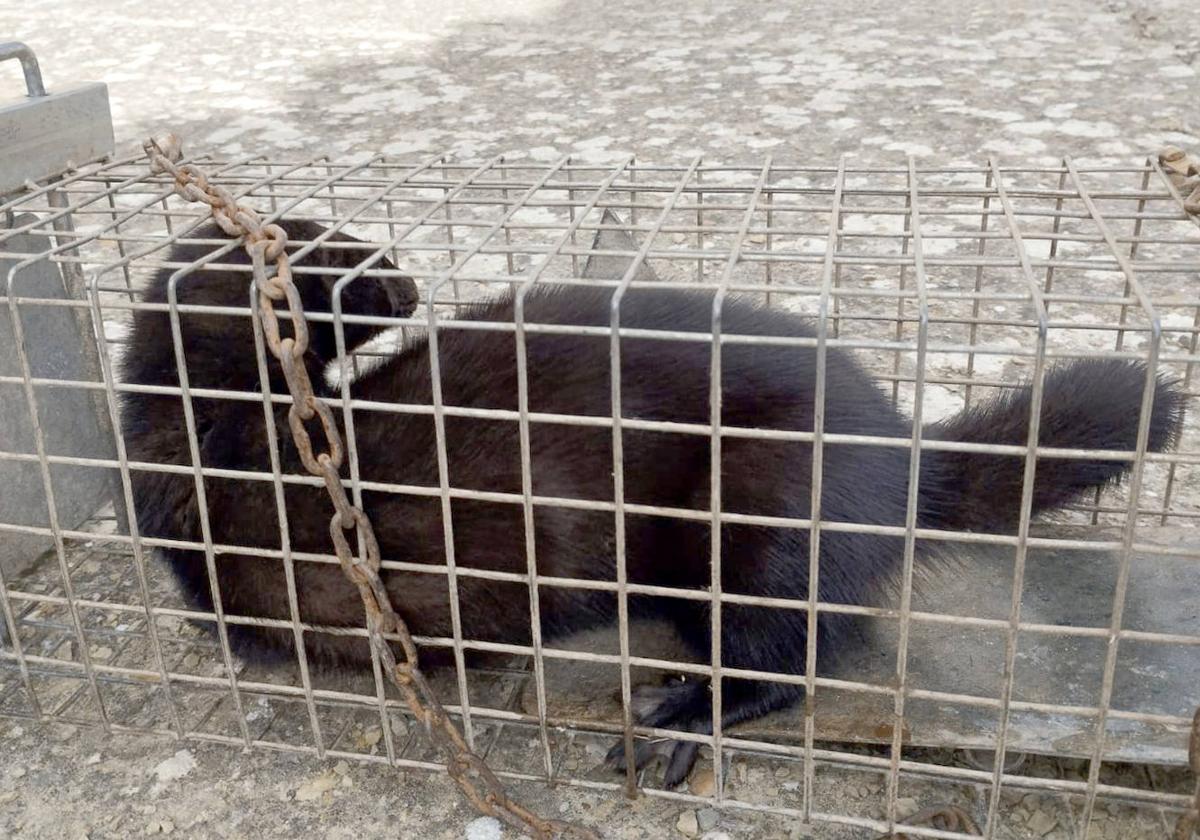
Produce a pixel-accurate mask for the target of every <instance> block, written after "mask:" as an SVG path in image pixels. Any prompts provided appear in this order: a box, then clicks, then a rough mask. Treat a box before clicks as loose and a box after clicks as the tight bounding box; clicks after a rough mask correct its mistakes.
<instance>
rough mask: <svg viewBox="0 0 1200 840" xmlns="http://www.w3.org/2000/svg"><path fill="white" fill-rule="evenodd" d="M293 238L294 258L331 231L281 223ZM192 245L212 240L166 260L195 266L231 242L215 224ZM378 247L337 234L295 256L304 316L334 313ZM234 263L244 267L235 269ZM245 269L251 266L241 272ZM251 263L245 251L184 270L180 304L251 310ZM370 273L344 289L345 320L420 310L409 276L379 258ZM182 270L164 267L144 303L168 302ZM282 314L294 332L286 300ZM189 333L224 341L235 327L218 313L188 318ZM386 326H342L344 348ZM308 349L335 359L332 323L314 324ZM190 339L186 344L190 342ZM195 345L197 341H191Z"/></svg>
mask: <svg viewBox="0 0 1200 840" xmlns="http://www.w3.org/2000/svg"><path fill="white" fill-rule="evenodd" d="M278 224H279V225H280V226H281V227H282V228H283V229H284V231H285V232H286V233H287V236H288V253H289V254H296V253H297V252H299V251H300V250H302V249H303V248H305V247H306V246H307V244H308V243H311V242H313V241H315V240H316V239H317V238H318V237H320V236H322V235H323V234H326V232H327V229H326V228H325V227H323V226H322V225H319V224H317V223H316V222H311V221H308V220H298V219H284V220H281V221H279V222H278ZM187 239H188V240H214V241H209V242H202V241H200V242H192V241H189V242H183V243H180V244H177V245H175V246H174V247H173V248H172V250H171V252H170V255H169V257H168V259H169V260H170V261H171V263H172V264H181V263H182V264H188V263H195V262H198V261H200V260H203V259H205V258H206V257H208V256H209V255H211V254H212V253H213V252H214V251H216V250H217V248H219V247H220V245H219V244H218V243H219V242H220V241H221V240H227V239H228V237H227V236H226V235H225V234H224V233H223V232H222V231H221V230H220V228H218V227H217V226H216V225H215V224H211V223H210V224H207V225H204V226H202V227H200V228H198V229H197V230H196V231H194V232H193V233H191V234H189V235H188V236H187ZM373 251H374V249H373V248H369V247H364V246H363V243H362V242H361V240H357V239H355V238H354V237H352V236H348V235H346V234H343V233H340V232H338V233H333V234H330V235H328V236H326V237H325V239H324V240H323V241H322V242H321V244H319V245H318V246H317V247H315V248H312V249H311V250H309V252H308V253H306V254H304V255H303V256H301V257H293V259H292V279H293V282H294V283H295V286H296V288H297V290H298V291H299V292H300V299H301V302H302V303H303V304H304V311H305V314H306V315H313V314H316V313H332V312H333V310H334V290H335V286H337V284H338V282H339V281H341V280H342V279H343V278H344V277H345V276H346V275H347V273H349V272H350V271H352V270H354V269H356V268H358V267H359V266H360V265H362V264H363V263H364V262H365V261H366V260H367V259H368V258H369V257H370V256H371V255H372V253H373ZM229 266H238V267H239V268H236V269H235V268H232V267H229ZM241 266H245V269H242V268H240V267H241ZM249 266H250V258H249V256H248V255H247V254H246V252H245V250H244V249H243V248H241V247H237V248H234V249H233V250H231V251H229V252H228V253H226V254H223V255H221V256H219V257H216V258H215V259H212V260H211V261H209V262H208V263H206V264H205V265H203V266H197V267H196V268H193V269H190V270H188V271H186V272H185V273H184V274H183V275H181V276H180V277H179V279H178V280H177V281H176V297H177V300H178V302H179V303H181V304H203V305H209V306H228V307H238V308H245V307H246V306H247V305H248V304H249V301H250V296H249V292H250V284H251V283H252V277H251V274H250V271H249ZM364 269H365V270H366V271H368V272H369V275H368V274H364V275H360V276H358V277H356V278H354V279H353V280H351V281H349V282H347V283H345V284H343V286H342V289H341V294H340V301H341V306H340V311H341V313H342V314H343V315H367V316H375V317H399V318H404V317H408V316H409V315H411V314H412V313H413V311H414V310H415V309H416V305H417V287H416V284H415V283H414V282H413V280H412V278H411V277H407V276H404V275H401V274H400V273H399V271H398V270H397V269H396V267H395V266H394V265H393V264H392V263H391V262H390V261H389V260H387V259H386V258H384V257H380V258H378V259H376V260H374V261H373V262H371V263H369V264H367V265H365V266H364ZM175 271H176V269H173V268H169V269H164V270H163V271H162V272H161V273H160V274H159V276H158V277H156V278H155V280H154V281H153V282H152V284H151V286H150V288H149V289H147V293H146V300H147V301H151V302H165V301H166V300H168V296H167V285H168V284H169V282H170V278H171V276H172V275H173V274H175ZM278 308H279V310H280V311H281V315H280V330H281V333H282V334H283V335H285V336H286V335H289V334H290V332H291V326H290V324H289V323H288V318H287V316H286V315H284V314H282V311H283V310H285V309H286V303H282V302H281V303H280V304H279V305H278ZM183 320H184V323H185V329H184V332H185V335H188V338H190V339H192V340H196V339H198V340H200V341H202V342H206V339H208V338H213V339H220V338H221V337H222V335H223V336H224V338H225V339H226V340H228V339H229V338H230V336H229V330H230V328H231V327H232V326H233V325H231V324H230V321H229V319H228V318H222V317H216V316H192V315H191V314H188V315H186V316H185V317H184V318H183ZM239 321H240V324H239V325H238V327H234V328H235V329H237V328H241V329H249V322H248V321H246V320H245V319H239ZM384 329H386V327H384V326H377V325H371V324H355V323H349V322H343V332H344V335H345V346H346V348H347V349H353V348H354V347H357V346H358V345H360V344H362V343H363V342H364V341H367V340H368V339H370V338H371V337H372V336H374V335H376V334H377V333H379V332H381V331H382V330H384ZM308 332H309V344H310V348H309V352H310V353H312V354H314V355H315V356H316V357H318V358H319V359H324V360H328V359H332V358H333V357H335V356H336V355H337V340H336V333H335V330H334V325H333V323H332V321H330V320H328V319H325V320H314V319H312V318H309V319H308ZM185 340H186V339H185ZM188 343H191V341H188Z"/></svg>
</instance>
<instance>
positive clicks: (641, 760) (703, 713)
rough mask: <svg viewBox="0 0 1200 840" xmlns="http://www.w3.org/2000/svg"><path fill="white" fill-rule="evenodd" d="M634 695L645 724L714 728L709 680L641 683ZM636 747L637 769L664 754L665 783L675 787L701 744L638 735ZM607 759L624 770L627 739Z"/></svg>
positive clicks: (635, 712) (634, 708) (636, 714)
mask: <svg viewBox="0 0 1200 840" xmlns="http://www.w3.org/2000/svg"><path fill="white" fill-rule="evenodd" d="M631 699H632V703H631V706H632V711H633V716H634V719H635V720H636V721H637V722H638V723H639V724H640V725H642V726H651V727H655V728H659V729H678V730H680V731H682V732H696V733H698V734H708V733H709V732H712V703H711V701H710V700H709V695H708V684H707V683H706V682H701V681H698V680H688V681H678V680H676V681H672V682H670V683H667V684H666V685H661V686H639V687H637V688H635V689H634V691H633V696H632V698H631ZM633 749H634V755H633V762H634V767H636V768H637V769H638V770H641V769H643V768H644V767H646V766H647V765H649V764H650V763H651V762H653V761H654V760H655V759H658V758H665V759H666V762H667V769H666V772H665V773H664V775H663V786H664V787H667V788H674V787H677V786H678V785H679V784H680V783H682V782H683V780H684V779H686V778H687V777H688V774H689V773H691V771H692V765H694V764H695V763H696V756H697V754H698V753H699V752H700V744H698V743H697V742H695V741H675V740H671V739H669V738H655V739H645V738H638V739H636V740H635V741H634V748H633ZM608 761H609V762H610V763H611V764H612V765H613V766H614V767H615V768H616V769H617V770H619V771H621V772H624V771H625V768H626V767H627V766H628V762H627V759H626V755H625V741H624V739H622V740H621V741H620V743H618V744H617V745H616V746H615V747H613V748H612V749H611V750H609V753H608Z"/></svg>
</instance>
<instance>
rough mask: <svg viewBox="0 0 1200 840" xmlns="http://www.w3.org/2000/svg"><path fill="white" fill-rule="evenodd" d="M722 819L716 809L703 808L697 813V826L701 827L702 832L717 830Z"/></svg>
mask: <svg viewBox="0 0 1200 840" xmlns="http://www.w3.org/2000/svg"><path fill="white" fill-rule="evenodd" d="M720 819H721V815H720V813H718V812H717V809H716V808H701V809H700V810H699V811H697V812H696V824H697V825H699V827H700V830H701V831H709V830H711V829H713V828H716V825H717V823H718V822H719V821H720Z"/></svg>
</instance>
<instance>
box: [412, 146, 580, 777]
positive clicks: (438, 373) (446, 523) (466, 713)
mask: <svg viewBox="0 0 1200 840" xmlns="http://www.w3.org/2000/svg"><path fill="white" fill-rule="evenodd" d="M499 160H501V158H500V157H496V158H493V159H492V160H491V161H488V163H487V164H485V165H484V166H483V167H481V168H480V169H477V170H475V172H474V173H472V174H471V175H470V176H468V177H467V179H466V180H464V181H463V182H462V183H461V184H460V185H459V186H458V187H457V188H456V191H461V190H463V189H465V188H466V187H467V186H469V185H470V184H471V183H472V182H473V181H474V179H475V178H476V177H478V175H480V174H482V173H483V172H486V171H488V170H490V169H491V168H492V167H494V166H495V164H496V161H499ZM569 161H570V158H569V157H563V158H560V159H559V160H558V162H557V163H555V164H554V165H553V166H550V167H548V168H547V169H546V171H545V172H544V173H543V174H542V176H541V177H540V178H538V179H537V180H536V181H535V182H534V183H533V184H532V185H531V186H530V187H529V188H528V189H527V190H525V191H524V192H523V193H521V195H520V196H518V197H517V200H516V202H515V203H514V204H513V205H512V206H510V207H508V209H507V210H505V212H504V215H502V216H501V217H500V219H499V220H497V221H496V222H495V223H494V224H493V225H491V226H490V227H489V228H488V229H487V230H486V231H485V232H484V233H483V235H482V236H481V237H480V238H479V241H478V242H476V243H475V244H474V245H472V246H471V247H470V248H469V249H468V250H467V252H466V254H465V255H464V256H463V257H462V259H460V260H458V261H457V262H455V263H454V264H453V265H451V266H450V267H449V268H448V269H447V270H446V271H444V272H442V274H441V275H440V276H439V277H438V278H437V279H436V280H434V282H433V283H432V284H430V286H429V299H428V300H427V301H426V302H425V313H426V322H427V324H428V341H429V377H430V382H431V390H432V396H433V426H434V433H435V435H436V440H437V461H438V485H439V487H438V489H439V496H440V498H441V502H442V533H443V541H444V544H445V554H446V578H447V585H448V586H449V588H450V621H451V624H452V626H453V633H454V666H455V669H456V670H457V673H458V690H459V693H460V695H461V699H462V717H463V736H464V737H465V738H466V739H467V744H468V745H469V746H470V747H471V749H474V748H475V731H474V728H473V726H472V724H471V707H470V700H469V696H468V692H467V677H466V664H465V662H464V660H463V643H462V618H461V612H460V609H459V600H458V575H457V567H456V565H455V554H454V523H453V520H452V517H451V504H450V465H449V459H448V456H447V454H446V407H445V402H444V401H443V398H442V366H441V358H440V356H439V355H438V316H437V309H436V303H435V302H436V300H437V293H438V291H439V290H440V289H441V288H442V287H443V286H445V285H446V284H447V283H451V282H457V279H458V273H459V271H460V270H461V268H462V266H464V265H466V264H467V262H469V261H470V259H471V258H472V257H474V256H475V255H476V254H478V253H479V252H480V251H481V250H482V249H483V246H484V245H485V244H486V243H487V242H488V241H490V240H491V238H492V237H493V236H495V235H496V233H497V232H498V231H500V230H501V229H503V227H504V226H505V225H506V224H507V223H508V221H509V220H510V219H511V218H512V217H513V216H515V215H516V214H517V212H518V211H520V210H521V209H522V208H523V207H524V206H525V203H526V202H527V201H528V200H529V199H530V198H532V197H533V196H534V195H536V194H537V192H538V191H539V190H541V189H544V188H545V186H546V183H547V182H549V181H550V179H551V178H553V177H554V175H555V174H556V173H557V172H558V171H559V170H560V169H562V168H563V166H565V165H566V164H567V163H568V162H569ZM447 200H448V199H447ZM536 585H537V582H536V580H535V579H532V578H531V579H530V580H529V586H530V587H533V586H536ZM534 666H535V669H536V668H537V667H539V665H538V662H537V660H536V659H535V662H534ZM542 696H543V697H544V696H545V695H544V694H543V695H542ZM539 714H541V715H542V717H543V719H544V717H545V707H544V706H543V707H542V708H541V709H539ZM542 731H543V733H544V732H545V726H544V724H543V726H542ZM542 746H543V751H544V752H545V753H547V754H548V753H549V746H548V742H547V741H546V740H545V737H544V735H543V744H542Z"/></svg>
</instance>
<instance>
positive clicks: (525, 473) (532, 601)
mask: <svg viewBox="0 0 1200 840" xmlns="http://www.w3.org/2000/svg"><path fill="white" fill-rule="evenodd" d="M633 161H634V159H633V157H632V156H631V157H629V158H627V159H626V160H625V161H624V162H623V163H622V164H621V165H620V166H618V167H616V168H615V169H613V171H612V172H611V173H609V175H608V177H606V178H605V179H604V180H603V181H602V182H601V183H600V185H599V186H598V187H597V188H596V190H595V191H594V192H593V193H592V196H591V198H589V199H588V200H587V203H586V204H584V206H583V208H582V209H581V210H580V213H579V216H578V217H577V218H576V219H575V220H574V221H572V222H571V223H570V225H568V227H567V230H565V231H564V232H563V234H562V235H561V236H559V237H558V239H557V240H556V241H555V243H554V245H553V246H551V248H550V250H549V251H548V252H547V253H546V255H545V257H544V258H543V259H542V261H541V262H540V263H538V265H537V267H536V268H535V269H534V270H533V271H532V272H531V273H530V275H529V277H528V278H526V279H525V280H524V281H523V282H522V283H521V285H520V286H519V287H518V288H517V290H516V294H514V295H513V325H514V327H515V328H516V333H515V339H516V356H517V430H518V433H519V436H520V446H521V513H522V523H523V525H524V528H525V566H526V570H527V574H528V575H529V625H530V627H529V629H530V637H531V642H532V646H533V680H534V690H535V691H536V693H537V706H538V731H539V734H540V736H541V740H542V752H543V758H544V760H545V768H546V776H547V778H550V777H551V776H552V774H553V769H554V763H553V757H552V755H551V752H550V734H549V730H548V729H547V726H546V718H547V715H546V665H545V659H544V658H543V656H542V607H541V594H540V586H539V584H538V567H537V540H536V536H535V532H534V527H533V452H532V445H531V443H530V439H529V357H528V353H527V339H526V333H525V299H526V298H527V297H528V296H529V292H530V291H532V289H533V286H534V284H535V283H537V281H538V280H539V279H540V278H541V276H542V273H543V272H544V271H545V270H546V269H547V268H548V267H549V266H550V263H551V261H552V260H553V259H554V258H555V257H556V256H558V255H559V254H561V253H562V249H563V248H564V247H566V246H567V245H568V244H570V242H571V236H572V235H573V234H574V233H575V232H576V229H577V228H578V227H579V225H580V224H581V223H582V222H583V221H584V219H586V218H587V217H588V215H589V214H590V213H591V212H592V210H593V209H595V207H596V205H598V204H599V203H600V200H601V199H602V198H604V197H605V196H606V195H607V194H608V191H609V189H610V188H611V187H612V185H613V183H615V182H616V180H617V179H618V178H620V177H621V175H623V174H624V173H625V172H627V171H629V168H630V167H631V166H633Z"/></svg>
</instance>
